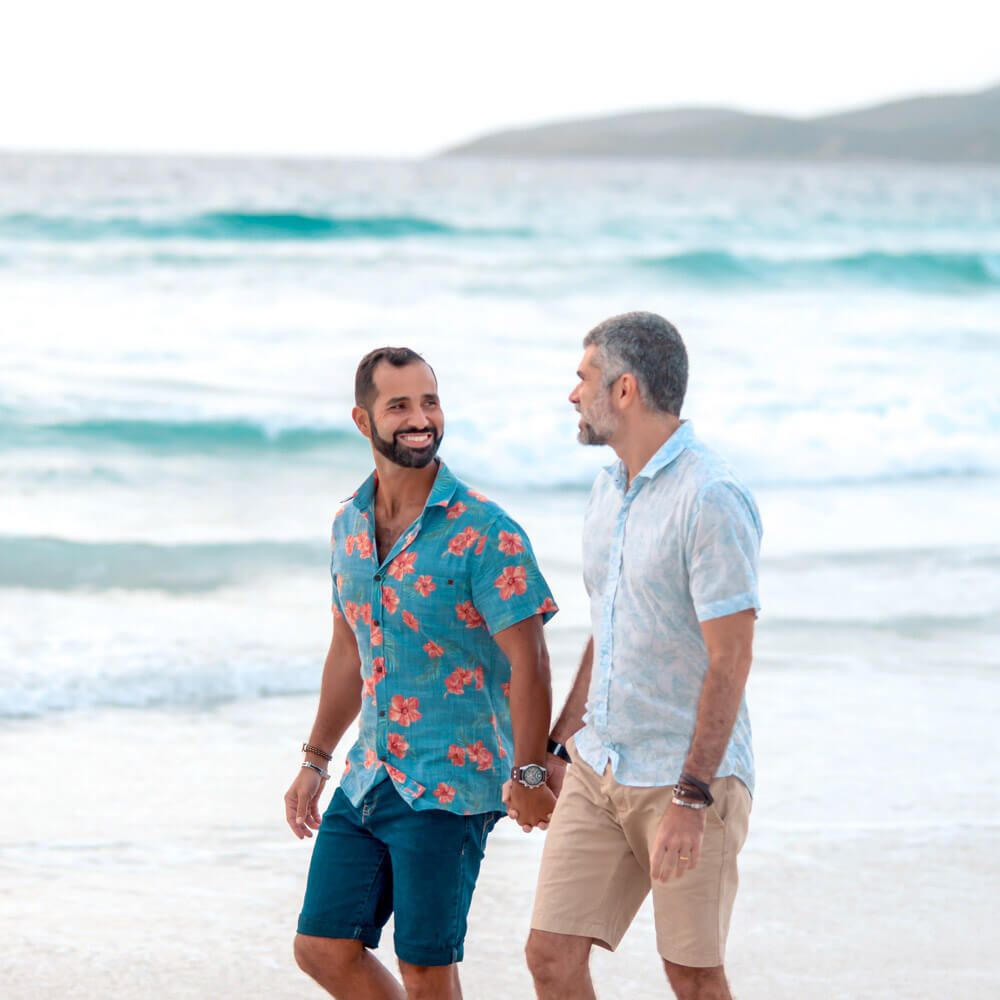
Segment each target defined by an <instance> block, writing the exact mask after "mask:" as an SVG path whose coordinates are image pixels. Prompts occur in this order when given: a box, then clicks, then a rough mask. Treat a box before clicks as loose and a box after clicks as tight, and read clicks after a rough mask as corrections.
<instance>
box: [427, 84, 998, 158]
mask: <svg viewBox="0 0 1000 1000" xmlns="http://www.w3.org/2000/svg"><path fill="white" fill-rule="evenodd" d="M441 155H444V156H488V157H501V156H502V157H560V156H580V157H621V158H636V157H640V158H642V157H650V158H652V157H656V158H664V159H666V158H671V157H692V158H706V159H760V160H763V159H796V160H908V161H918V162H930V163H945V162H959V163H1000V86H996V87H991V88H989V89H988V90H983V91H979V92H977V93H974V94H953V95H938V96H925V97H911V98H907V99H904V100H900V101H891V102H889V103H887V104H878V105H875V106H873V107H869V108H862V109H860V110H856V111H844V112H840V113H837V114H832V115H822V116H820V117H816V118H787V117H783V116H780V115H758V114H750V113H748V112H743V111H734V110H732V109H730V108H672V109H665V110H662V111H637V112H632V113H629V114H619V115H608V116H605V117H601V118H587V119H580V120H576V121H563V122H553V123H551V124H546V125H536V126H533V127H531V128H519V129H508V130H505V131H502V132H494V133H492V134H489V135H485V136H482V137H481V138H478V139H474V140H472V141H470V142H466V143H463V144H461V145H459V146H455V147H453V148H451V149H447V150H445V151H444V152H443V153H442V154H441Z"/></svg>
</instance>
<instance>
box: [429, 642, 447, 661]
mask: <svg viewBox="0 0 1000 1000" xmlns="http://www.w3.org/2000/svg"><path fill="white" fill-rule="evenodd" d="M424 652H425V653H426V654H427V655H428V656H429V657H430V658H431V659H432V660H433V659H436V658H437V657H439V656H444V649H442V647H441V646H439V645H438V644H437V643H436V642H432V641H431V640H429V639H428V641H427V642H425V643H424Z"/></svg>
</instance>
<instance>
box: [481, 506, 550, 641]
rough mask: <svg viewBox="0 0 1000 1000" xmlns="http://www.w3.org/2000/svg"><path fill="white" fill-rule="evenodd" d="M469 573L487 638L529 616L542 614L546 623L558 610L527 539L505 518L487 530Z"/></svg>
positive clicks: (499, 519)
mask: <svg viewBox="0 0 1000 1000" xmlns="http://www.w3.org/2000/svg"><path fill="white" fill-rule="evenodd" d="M477 548H478V547H477ZM470 570H471V573H472V603H473V604H474V605H475V607H476V610H477V611H478V612H479V613H480V614H481V615H482V616H483V620H484V621H485V622H486V627H487V629H489V633H490V635H496V633H497V632H502V631H503V630H504V629H505V628H510V626H511V625H516V624H517V623H518V622H521V621H524V620H525V619H526V618H530V617H532V615H537V614H541V615H544V619H543V620H544V621H546V622H547V621H548V620H549V619H550V618H551V617H552V616H553V615H554V614H555V613H556V611H558V608H557V607H556V603H555V601H554V600H553V599H552V592H551V591H550V590H549V585H548V584H547V583H546V582H545V578H544V577H543V576H542V571H541V570H540V569H539V568H538V563H537V562H536V561H535V554H534V553H533V552H532V551H531V543H530V542H529V541H528V536H527V535H526V534H525V533H524V531H523V529H522V528H521V527H520V525H518V524H517V523H516V522H514V521H512V520H511V519H510V518H509V517H507V516H505V515H501V516H500V517H498V518H496V520H494V521H493V523H492V524H491V525H490V526H489V528H488V529H487V531H486V539H485V545H483V548H482V551H481V552H480V553H479V554H478V555H477V556H475V562H474V563H473V564H472V566H471V567H470Z"/></svg>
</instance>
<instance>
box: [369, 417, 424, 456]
mask: <svg viewBox="0 0 1000 1000" xmlns="http://www.w3.org/2000/svg"><path fill="white" fill-rule="evenodd" d="M368 420H369V423H370V425H371V430H372V444H373V445H374V446H375V450H376V451H377V452H378V453H379V454H380V455H385V457H386V458H387V459H389V461H390V462H392V463H393V465H401V466H402V467H403V468H404V469H423V468H424V467H425V466H428V465H430V464H431V462H433V461H434V456H435V455H436V454H437V450H438V448H440V447H441V437H442V435H440V434H438V431H437V428H436V427H430V428H428V429H429V430H430V432H431V434H433V435H434V440H433V441H431V443H430V444H429V445H427V447H426V448H411V447H410V446H409V445H408V444H403V442H402V441H400V440H399V436H400V435H401V434H416V433H419V431H418V430H417V428H415V427H409V428H404V429H403V430H400V431H396V433H395V434H394V435H393V436H392V440H391V441H387V440H386V439H385V438H384V437H382V436H381V435H380V434H379V432H378V431H377V430H376V429H375V421H374V419H372V415H371V414H370V413H369V414H368Z"/></svg>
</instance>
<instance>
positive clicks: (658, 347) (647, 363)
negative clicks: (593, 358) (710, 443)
mask: <svg viewBox="0 0 1000 1000" xmlns="http://www.w3.org/2000/svg"><path fill="white" fill-rule="evenodd" d="M591 345H594V346H596V347H597V352H596V355H597V361H598V367H599V368H600V369H601V371H602V372H603V373H604V381H605V384H606V385H608V386H610V385H611V384H612V383H613V382H614V381H615V380H616V379H618V378H621V376H622V375H624V374H626V373H628V374H629V375H632V376H633V377H634V378H635V380H636V382H638V384H639V393H640V395H641V396H642V399H643V401H644V402H645V403H646V405H647V406H649V407H650V408H651V409H653V410H658V411H659V412H661V413H672V414H673V415H674V416H675V417H676V416H680V412H681V404H682V403H683V402H684V393H685V392H686V391H687V379H688V357H687V350H686V348H685V347H684V341H683V340H681V335H680V334H679V333H678V332H677V330H676V329H675V327H674V325H673V324H672V323H669V322H667V320H665V319H664V318H663V317H662V316H657V314H656V313H648V312H630V313H622V314H621V315H620V316H612V317H611V318H610V319H606V320H605V321H604V322H603V323H599V324H598V325H597V326H595V327H594V329H593V330H591V331H590V333H588V334H587V336H586V337H584V338H583V346H584V347H590V346H591Z"/></svg>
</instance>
